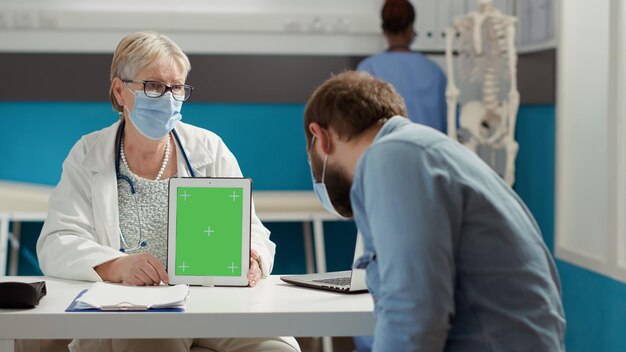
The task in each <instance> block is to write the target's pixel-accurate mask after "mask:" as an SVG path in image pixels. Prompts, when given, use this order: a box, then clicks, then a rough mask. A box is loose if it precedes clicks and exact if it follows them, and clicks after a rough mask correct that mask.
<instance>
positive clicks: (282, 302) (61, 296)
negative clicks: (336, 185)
mask: <svg viewBox="0 0 626 352" xmlns="http://www.w3.org/2000/svg"><path fill="white" fill-rule="evenodd" d="M41 279H45V281H46V286H47V288H48V295H47V296H46V297H44V298H43V299H42V300H41V302H40V304H39V306H38V307H37V308H34V309H27V310H1V309H0V352H5V351H13V348H14V343H13V340H14V339H70V338H177V337H178V338H192V337H207V338H208V337H261V336H356V335H371V334H372V333H373V331H374V317H373V314H372V310H373V302H372V298H371V296H370V295H369V294H353V295H348V294H341V293H334V292H327V291H319V290H313V289H306V288H300V287H296V286H292V285H288V284H284V283H282V281H280V279H279V277H278V276H273V275H272V276H270V277H269V278H268V279H267V280H261V281H260V282H259V285H258V286H257V287H255V288H235V287H192V288H191V293H190V301H189V304H188V307H187V310H186V311H185V312H183V313H149V312H124V313H114V312H111V313H108V312H107V313H102V312H93V313H66V312H65V309H66V308H67V306H68V305H69V304H70V302H72V300H73V299H74V298H75V297H76V295H78V293H79V292H80V291H81V290H83V289H86V288H88V287H89V286H90V285H91V284H92V283H89V282H82V281H68V280H60V279H53V278H41V277H23V276H20V277H8V276H7V277H2V278H0V281H22V282H32V281H39V280H41ZM148 319H149V320H148ZM148 321H149V323H147V322H148Z"/></svg>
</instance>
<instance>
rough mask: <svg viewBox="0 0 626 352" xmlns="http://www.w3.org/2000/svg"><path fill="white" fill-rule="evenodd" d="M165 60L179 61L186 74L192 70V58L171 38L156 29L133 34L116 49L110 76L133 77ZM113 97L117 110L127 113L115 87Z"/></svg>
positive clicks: (174, 62) (114, 108) (173, 62)
mask: <svg viewBox="0 0 626 352" xmlns="http://www.w3.org/2000/svg"><path fill="white" fill-rule="evenodd" d="M164 61H165V62H166V63H170V64H177V65H178V66H179V67H180V68H182V69H184V71H185V75H186V74H188V73H189V71H190V70H191V63H190V62H189V58H188V57H187V55H185V53H184V52H183V51H182V50H181V49H180V47H179V46H178V45H176V43H174V42H173V41H172V40H171V39H170V38H168V37H166V36H164V35H163V34H159V33H156V32H136V33H131V34H129V35H127V36H126V37H124V38H123V39H122V40H121V41H120V43H119V44H118V45H117V48H116V49H115V53H114V54H113V62H112V63H111V77H110V79H111V80H113V78H115V77H117V78H119V79H132V78H133V77H135V75H136V74H137V72H139V71H141V70H142V69H144V68H146V67H150V66H152V65H154V64H156V63H160V62H164ZM109 97H110V98H111V103H112V105H113V110H115V111H117V112H123V108H122V106H120V105H119V104H118V102H117V99H115V95H114V94H113V87H111V88H110V89H109Z"/></svg>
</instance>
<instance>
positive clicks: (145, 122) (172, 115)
mask: <svg viewBox="0 0 626 352" xmlns="http://www.w3.org/2000/svg"><path fill="white" fill-rule="evenodd" d="M134 94H135V104H134V105H133V110H132V111H128V109H126V107H124V109H126V111H128V115H129V116H130V121H132V123H133V125H135V127H136V128H137V130H138V131H139V133H141V134H142V135H144V136H145V137H146V138H149V139H152V140H155V141H157V140H160V139H162V138H163V137H165V136H166V135H167V134H168V133H170V131H171V130H172V129H174V127H175V126H176V123H177V122H178V121H180V120H181V119H182V115H181V114H180V110H181V108H182V106H183V102H182V101H178V100H176V99H174V96H173V95H172V93H171V92H167V93H165V94H163V96H161V97H158V98H149V97H147V96H146V95H145V94H144V92H143V91H141V90H138V91H135V92H134Z"/></svg>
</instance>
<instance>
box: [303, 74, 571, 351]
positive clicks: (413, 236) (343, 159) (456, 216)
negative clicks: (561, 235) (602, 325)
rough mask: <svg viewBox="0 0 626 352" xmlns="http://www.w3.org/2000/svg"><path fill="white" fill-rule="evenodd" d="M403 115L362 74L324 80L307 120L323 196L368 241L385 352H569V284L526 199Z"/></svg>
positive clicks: (379, 342) (384, 88)
mask: <svg viewBox="0 0 626 352" xmlns="http://www.w3.org/2000/svg"><path fill="white" fill-rule="evenodd" d="M404 116H406V109H405V106H404V102H403V100H402V98H401V97H400V96H399V95H398V94H397V93H396V92H395V91H394V89H393V88H392V87H391V86H390V85H389V84H387V83H384V82H382V81H379V80H376V79H374V78H373V77H371V76H369V75H368V74H366V73H356V72H346V73H343V74H340V75H338V76H335V77H332V78H331V79H329V80H328V81H326V82H325V83H324V84H322V85H321V86H320V87H319V88H318V89H317V90H316V91H315V92H314V93H313V96H312V97H311V99H310V100H309V102H308V105H307V107H306V111H305V116H304V127H305V134H306V140H307V148H308V153H309V157H310V162H311V172H312V175H313V182H314V184H315V190H316V193H317V194H318V197H319V198H320V200H321V202H322V203H323V204H324V206H325V207H326V208H327V209H328V210H330V211H334V212H337V213H339V214H340V215H343V216H345V217H354V220H355V222H356V224H357V227H358V229H359V230H360V231H361V233H362V234H363V240H364V245H365V255H364V256H363V257H361V258H360V259H359V260H357V262H356V264H355V266H357V267H360V268H365V269H366V271H367V285H368V288H369V291H370V293H371V294H372V296H373V298H374V302H375V316H376V328H375V333H374V351H444V350H445V351H463V352H474V351H476V352H478V351H480V352H483V351H507V352H513V351H524V352H526V351H533V352H541V351H546V352H548V351H549V352H554V351H562V350H564V346H563V337H564V333H565V318H564V314H563V307H562V303H561V298H560V283H559V278H558V275H557V271H556V268H555V265H554V262H553V260H552V257H551V256H550V253H549V252H548V250H547V248H546V246H545V245H544V243H543V240H542V237H541V233H540V230H539V228H538V227H537V224H536V223H535V221H534V219H533V217H532V215H531V214H530V212H529V211H528V209H527V208H526V206H525V205H524V203H523V202H522V201H521V200H520V199H519V197H518V196H517V195H516V194H515V192H514V191H513V190H512V189H511V188H510V187H509V186H508V185H507V184H506V183H505V182H504V181H502V180H501V179H500V177H499V176H498V175H497V174H496V173H495V172H493V171H492V170H491V169H490V168H489V167H488V166H487V165H485V164H484V163H483V162H482V161H481V160H480V159H479V158H478V157H477V156H476V155H475V154H473V153H472V152H470V151H469V150H468V149H466V148H465V147H464V146H462V145H461V144H459V143H457V142H455V141H453V140H451V139H449V138H448V137H446V136H445V135H444V134H442V133H440V132H437V131H435V130H434V129H431V128H429V127H425V126H422V125H418V124H414V123H412V122H411V121H409V120H408V119H407V118H405V117H404Z"/></svg>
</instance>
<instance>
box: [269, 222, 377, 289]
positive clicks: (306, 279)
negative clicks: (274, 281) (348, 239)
mask: <svg viewBox="0 0 626 352" xmlns="http://www.w3.org/2000/svg"><path fill="white" fill-rule="evenodd" d="M354 247H355V248H354V258H353V260H352V262H353V263H354V261H356V260H357V259H358V258H359V257H360V256H361V255H362V254H363V239H362V238H361V234H360V233H357V236H356V244H355V246H354ZM280 279H281V280H283V281H284V282H287V283H290V284H293V285H298V286H303V287H310V288H316V289H319V290H327V291H335V292H341V293H361V292H367V286H366V284H365V269H352V270H346V271H334V272H328V273H319V274H305V275H289V276H281V277H280Z"/></svg>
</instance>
